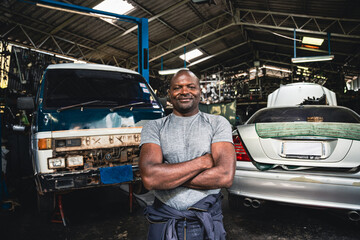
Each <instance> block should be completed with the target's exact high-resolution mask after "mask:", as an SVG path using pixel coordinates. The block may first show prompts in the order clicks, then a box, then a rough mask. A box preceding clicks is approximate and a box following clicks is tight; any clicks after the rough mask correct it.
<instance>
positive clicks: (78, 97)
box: [44, 69, 156, 108]
mask: <svg viewBox="0 0 360 240" xmlns="http://www.w3.org/2000/svg"><path fill="white" fill-rule="evenodd" d="M150 91H151V90H150V88H149V87H148V85H147V83H146V81H145V80H144V79H143V78H142V77H141V76H140V75H138V74H131V73H123V72H114V71H99V70H88V69H49V70H47V72H46V75H45V89H44V107H45V108H59V107H64V106H70V105H75V104H82V103H86V102H91V101H94V104H91V105H89V107H115V106H119V105H126V104H132V103H139V102H144V103H145V105H142V106H146V104H147V105H148V106H149V107H152V106H153V104H154V105H156V101H155V98H154V96H153V95H152V93H151V92H150Z"/></svg>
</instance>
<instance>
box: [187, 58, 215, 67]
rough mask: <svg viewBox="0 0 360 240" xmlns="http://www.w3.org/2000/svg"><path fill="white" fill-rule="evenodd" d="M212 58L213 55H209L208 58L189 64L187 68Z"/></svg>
mask: <svg viewBox="0 0 360 240" xmlns="http://www.w3.org/2000/svg"><path fill="white" fill-rule="evenodd" d="M213 56H214V55H210V56H207V57H204V58H202V59H199V60H197V61H195V62H193V63H190V64H189V66H188V67H191V66H194V65H195V64H198V63H201V62H204V61H206V60H208V59H210V58H212V57H213Z"/></svg>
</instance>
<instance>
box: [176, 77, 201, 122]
mask: <svg viewBox="0 0 360 240" xmlns="http://www.w3.org/2000/svg"><path fill="white" fill-rule="evenodd" d="M200 93H201V92H200V81H199V79H198V78H197V77H196V76H195V74H194V73H193V72H191V71H189V70H180V71H178V72H177V73H176V74H175V75H174V76H173V77H172V79H171V81H170V89H169V96H170V101H171V103H172V104H173V107H174V109H173V112H174V114H175V115H179V116H184V117H187V116H192V115H194V114H196V113H198V112H199V102H200Z"/></svg>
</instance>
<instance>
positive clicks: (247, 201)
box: [244, 198, 252, 207]
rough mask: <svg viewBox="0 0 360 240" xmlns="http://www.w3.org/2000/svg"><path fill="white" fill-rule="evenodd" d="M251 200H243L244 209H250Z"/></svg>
mask: <svg viewBox="0 0 360 240" xmlns="http://www.w3.org/2000/svg"><path fill="white" fill-rule="evenodd" d="M251 203H252V200H251V199H250V198H245V199H244V206H245V207H251Z"/></svg>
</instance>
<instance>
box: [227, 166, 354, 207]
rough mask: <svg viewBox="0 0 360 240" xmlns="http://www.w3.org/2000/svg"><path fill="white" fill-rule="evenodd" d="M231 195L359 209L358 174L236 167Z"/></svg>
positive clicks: (298, 203)
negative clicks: (329, 174)
mask: <svg viewBox="0 0 360 240" xmlns="http://www.w3.org/2000/svg"><path fill="white" fill-rule="evenodd" d="M228 190H229V192H230V193H231V194H235V195H239V196H242V197H249V198H256V199H262V200H271V201H277V202H283V203H290V204H297V205H308V206H316V207H325V208H340V209H351V210H360V177H359V175H357V176H349V177H346V178H345V177H334V176H327V175H310V174H308V175H307V174H299V173H296V172H291V174H289V173H282V172H274V171H271V172H270V171H262V172H260V171H256V170H240V169H237V170H236V173H235V177H234V182H233V185H232V186H231V188H230V189H228Z"/></svg>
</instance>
